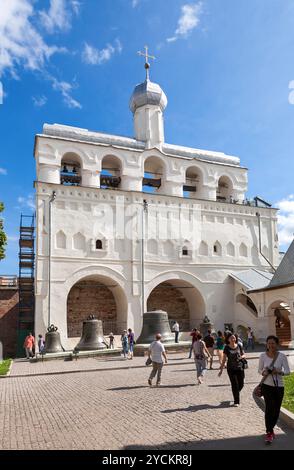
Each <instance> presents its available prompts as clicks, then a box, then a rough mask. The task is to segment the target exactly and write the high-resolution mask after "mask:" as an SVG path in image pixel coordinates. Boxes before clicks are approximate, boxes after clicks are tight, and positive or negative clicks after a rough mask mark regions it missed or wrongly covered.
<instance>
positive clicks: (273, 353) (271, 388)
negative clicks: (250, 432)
mask: <svg viewBox="0 0 294 470" xmlns="http://www.w3.org/2000/svg"><path fill="white" fill-rule="evenodd" d="M266 346H267V351H266V352H265V353H262V354H261V355H260V358H259V367H258V372H259V373H260V374H261V375H262V376H263V377H266V379H265V381H264V382H263V384H262V394H263V396H264V401H265V426H266V437H265V442H266V443H267V444H271V443H272V442H273V440H274V438H275V433H274V427H275V425H276V424H277V421H278V419H279V414H280V409H281V405H282V401H283V397H284V383H283V376H284V375H289V374H290V368H289V364H288V359H287V356H285V354H283V353H281V352H279V351H278V346H279V339H278V338H277V337H276V336H268V338H267V340H266ZM274 359H275V362H274V364H273V360H274Z"/></svg>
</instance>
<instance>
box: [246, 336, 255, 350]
mask: <svg viewBox="0 0 294 470" xmlns="http://www.w3.org/2000/svg"><path fill="white" fill-rule="evenodd" d="M249 347H251V350H252V351H253V350H254V341H253V339H252V338H248V340H247V344H246V348H245V349H246V351H247V349H248V348H249Z"/></svg>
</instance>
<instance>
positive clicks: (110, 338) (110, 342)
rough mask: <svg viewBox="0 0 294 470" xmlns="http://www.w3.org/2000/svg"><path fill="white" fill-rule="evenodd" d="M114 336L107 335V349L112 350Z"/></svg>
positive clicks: (111, 334)
mask: <svg viewBox="0 0 294 470" xmlns="http://www.w3.org/2000/svg"><path fill="white" fill-rule="evenodd" d="M113 343H114V335H113V333H110V335H109V349H114V344H113Z"/></svg>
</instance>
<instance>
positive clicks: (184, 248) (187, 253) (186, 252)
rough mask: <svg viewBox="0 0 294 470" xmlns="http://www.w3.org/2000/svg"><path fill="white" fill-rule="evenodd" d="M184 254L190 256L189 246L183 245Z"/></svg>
mask: <svg viewBox="0 0 294 470" xmlns="http://www.w3.org/2000/svg"><path fill="white" fill-rule="evenodd" d="M182 256H189V250H188V247H187V246H183V248H182Z"/></svg>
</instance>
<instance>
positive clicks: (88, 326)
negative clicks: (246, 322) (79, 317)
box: [74, 315, 107, 351]
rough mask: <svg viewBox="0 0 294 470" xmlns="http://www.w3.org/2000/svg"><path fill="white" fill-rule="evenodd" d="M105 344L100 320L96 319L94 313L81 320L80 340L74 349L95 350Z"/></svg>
mask: <svg viewBox="0 0 294 470" xmlns="http://www.w3.org/2000/svg"><path fill="white" fill-rule="evenodd" d="M105 348H107V345H106V344H105V342H104V338H103V327H102V321H101V320H97V319H96V318H95V316H94V315H90V316H89V317H88V318H87V320H85V321H84V322H83V333H82V337H81V339H80V342H79V343H78V344H77V346H76V347H75V349H74V350H75V351H96V350H98V349H105Z"/></svg>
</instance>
